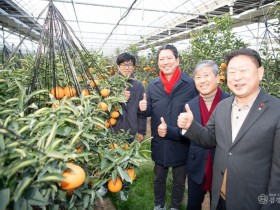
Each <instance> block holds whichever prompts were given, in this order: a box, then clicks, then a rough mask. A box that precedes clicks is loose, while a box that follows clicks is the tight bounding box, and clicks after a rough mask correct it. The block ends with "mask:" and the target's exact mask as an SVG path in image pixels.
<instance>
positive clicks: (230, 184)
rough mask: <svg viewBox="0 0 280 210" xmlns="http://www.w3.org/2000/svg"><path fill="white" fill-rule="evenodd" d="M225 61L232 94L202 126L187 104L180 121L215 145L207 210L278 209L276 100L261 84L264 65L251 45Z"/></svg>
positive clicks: (279, 119)
mask: <svg viewBox="0 0 280 210" xmlns="http://www.w3.org/2000/svg"><path fill="white" fill-rule="evenodd" d="M226 61H227V64H228V65H227V66H228V68H227V85H228V87H229V89H230V90H231V91H232V92H233V93H234V96H232V97H229V98H226V99H224V100H223V101H221V102H220V103H219V104H218V105H217V107H216V109H215V110H214V112H213V114H212V115H211V117H210V119H209V121H208V123H207V125H206V127H202V126H201V125H200V124H199V123H197V122H196V121H195V120H194V117H193V114H192V111H191V109H190V108H189V106H188V105H186V107H185V108H186V112H184V113H181V114H180V115H179V117H178V126H179V127H180V128H182V129H183V130H182V133H183V134H184V136H185V137H187V138H189V139H191V140H193V141H195V142H197V143H198V144H201V145H203V146H206V147H211V146H216V152H215V158H214V165H213V187H212V201H211V210H237V209H238V210H279V209H280V204H279V202H277V199H279V193H280V152H279V151H280V112H279V107H280V100H279V98H275V97H273V96H270V95H269V94H267V93H265V91H263V90H262V89H261V88H260V82H261V80H262V78H263V74H264V69H263V67H262V66H261V58H260V55H259V54H258V53H257V52H256V51H255V50H252V49H249V48H244V49H239V50H236V51H234V52H232V53H230V54H229V55H228V56H227V57H226Z"/></svg>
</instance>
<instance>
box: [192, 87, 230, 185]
mask: <svg viewBox="0 0 280 210" xmlns="http://www.w3.org/2000/svg"><path fill="white" fill-rule="evenodd" d="M229 96H230V95H229V94H228V93H226V92H222V95H221V100H223V99H225V98H227V97H229ZM188 104H189V106H190V109H191V110H192V113H193V116H194V119H195V120H196V121H197V122H198V123H200V124H201V115H200V106H199V96H197V97H195V98H194V99H193V100H191V101H190V102H189V103H188ZM210 151H211V156H212V160H214V154H215V147H214V148H211V149H210ZM207 155H208V149H207V148H205V147H203V146H201V145H199V144H197V143H195V142H194V141H191V143H190V151H189V157H188V164H187V171H188V178H189V179H192V180H193V181H194V182H195V183H196V184H198V185H200V184H202V182H203V178H204V171H205V166H206V160H207Z"/></svg>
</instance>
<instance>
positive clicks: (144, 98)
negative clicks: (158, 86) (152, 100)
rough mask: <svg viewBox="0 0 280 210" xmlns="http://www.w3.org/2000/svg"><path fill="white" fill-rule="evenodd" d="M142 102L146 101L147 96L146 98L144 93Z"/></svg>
mask: <svg viewBox="0 0 280 210" xmlns="http://www.w3.org/2000/svg"><path fill="white" fill-rule="evenodd" d="M143 100H145V101H146V100H147V96H146V93H143Z"/></svg>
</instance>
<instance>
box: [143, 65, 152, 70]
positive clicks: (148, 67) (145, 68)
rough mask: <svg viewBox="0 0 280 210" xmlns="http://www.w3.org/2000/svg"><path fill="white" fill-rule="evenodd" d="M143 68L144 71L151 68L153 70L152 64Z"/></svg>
mask: <svg viewBox="0 0 280 210" xmlns="http://www.w3.org/2000/svg"><path fill="white" fill-rule="evenodd" d="M143 70H144V71H150V70H151V67H150V66H146V67H144V68H143Z"/></svg>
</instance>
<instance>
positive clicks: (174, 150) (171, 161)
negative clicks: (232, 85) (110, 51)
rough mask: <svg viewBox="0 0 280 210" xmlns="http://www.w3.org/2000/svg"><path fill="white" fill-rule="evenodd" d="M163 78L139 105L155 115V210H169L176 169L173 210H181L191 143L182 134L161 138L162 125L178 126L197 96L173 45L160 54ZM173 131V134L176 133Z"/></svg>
mask: <svg viewBox="0 0 280 210" xmlns="http://www.w3.org/2000/svg"><path fill="white" fill-rule="evenodd" d="M157 59H158V66H159V69H160V76H159V77H158V78H156V79H154V80H153V81H151V82H150V83H149V85H148V87H147V91H146V92H147V94H146V95H147V96H144V99H143V100H142V101H140V103H139V109H140V110H141V111H143V112H144V114H146V116H151V130H152V136H153V138H152V145H151V150H152V159H153V161H154V162H155V166H154V173H155V178H154V194H155V208H154V209H165V195H166V178H167V174H168V169H169V167H172V174H173V191H172V198H171V205H170V207H171V209H179V208H180V204H181V201H182V198H183V194H184V189H185V179H186V161H187V157H188V149H189V143H187V142H186V141H185V140H184V137H182V136H180V134H179V135H176V136H168V137H167V136H166V137H164V138H162V137H160V136H159V135H158V131H157V130H158V126H159V125H160V124H161V122H162V121H165V122H166V126H167V133H168V132H169V131H168V130H169V129H171V130H172V129H173V128H174V127H175V128H177V129H178V127H177V116H178V114H179V113H180V111H182V109H183V107H184V104H185V103H187V102H188V101H190V100H191V99H193V98H194V97H195V96H197V94H198V93H197V90H196V89H195V85H194V82H193V80H192V79H191V78H190V77H188V76H187V75H186V74H185V73H183V72H181V70H180V68H179V57H178V51H177V49H176V48H175V47H174V46H173V45H165V46H163V47H161V48H159V50H158V53H157ZM171 130H170V133H172V132H171Z"/></svg>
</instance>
